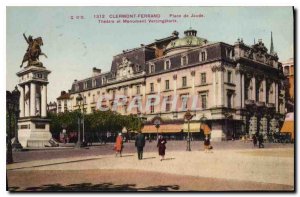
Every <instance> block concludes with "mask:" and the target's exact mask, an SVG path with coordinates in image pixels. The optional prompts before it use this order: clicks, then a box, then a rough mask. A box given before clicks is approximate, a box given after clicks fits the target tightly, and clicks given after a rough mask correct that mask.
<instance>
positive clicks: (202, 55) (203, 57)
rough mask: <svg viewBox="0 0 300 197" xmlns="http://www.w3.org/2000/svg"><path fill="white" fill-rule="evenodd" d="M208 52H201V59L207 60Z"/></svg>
mask: <svg viewBox="0 0 300 197" xmlns="http://www.w3.org/2000/svg"><path fill="white" fill-rule="evenodd" d="M205 56H206V54H205V52H201V61H205V60H206V57H205Z"/></svg>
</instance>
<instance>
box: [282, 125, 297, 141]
mask: <svg viewBox="0 0 300 197" xmlns="http://www.w3.org/2000/svg"><path fill="white" fill-rule="evenodd" d="M280 132H282V133H291V135H292V136H291V137H292V139H294V121H284V123H283V126H282V128H281V130H280Z"/></svg>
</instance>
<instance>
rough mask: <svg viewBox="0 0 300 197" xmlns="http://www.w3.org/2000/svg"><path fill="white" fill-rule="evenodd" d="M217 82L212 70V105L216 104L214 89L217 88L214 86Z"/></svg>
mask: <svg viewBox="0 0 300 197" xmlns="http://www.w3.org/2000/svg"><path fill="white" fill-rule="evenodd" d="M216 83H217V82H216V72H214V71H212V86H213V93H212V94H213V95H212V97H213V106H217V100H216V95H217V93H216V90H217V88H216V86H217V84H216Z"/></svg>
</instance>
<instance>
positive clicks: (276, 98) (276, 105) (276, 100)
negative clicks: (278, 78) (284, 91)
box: [275, 83, 278, 112]
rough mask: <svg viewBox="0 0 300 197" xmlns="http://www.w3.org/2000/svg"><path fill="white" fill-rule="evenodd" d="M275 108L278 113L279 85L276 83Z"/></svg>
mask: <svg viewBox="0 0 300 197" xmlns="http://www.w3.org/2000/svg"><path fill="white" fill-rule="evenodd" d="M275 107H276V112H278V83H275Z"/></svg>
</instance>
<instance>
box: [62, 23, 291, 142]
mask: <svg viewBox="0 0 300 197" xmlns="http://www.w3.org/2000/svg"><path fill="white" fill-rule="evenodd" d="M283 79H284V76H283V71H282V65H281V63H280V62H279V61H278V56H277V54H276V53H275V52H274V49H273V42H272V47H271V49H270V51H268V49H267V48H266V46H265V45H264V43H263V42H262V40H258V42H257V43H254V44H253V45H247V44H246V43H244V42H243V40H242V39H237V41H236V42H235V43H233V44H227V43H224V42H210V41H208V40H207V39H205V38H201V37H198V35H197V31H196V30H194V29H191V28H190V29H188V30H186V31H185V32H184V35H183V36H181V37H180V36H179V33H178V32H177V31H174V32H173V33H172V34H171V35H170V36H168V37H165V38H161V39H156V40H155V41H154V42H152V43H150V44H145V45H140V46H139V47H137V48H134V49H130V50H124V51H123V52H122V53H121V54H118V55H116V56H114V57H113V60H112V65H111V70H110V71H108V72H101V70H100V69H98V68H93V75H92V76H91V77H89V78H86V79H83V80H74V82H73V84H72V88H71V90H70V92H69V94H70V96H69V97H68V102H70V103H71V105H68V110H70V111H72V110H76V109H78V102H77V101H76V97H77V95H78V94H79V93H81V94H82V96H83V98H84V110H85V112H86V113H92V112H93V111H94V110H97V109H99V107H107V108H110V109H111V108H113V107H115V110H116V111H117V112H119V113H121V114H127V115H128V114H137V115H138V116H139V117H141V118H143V119H144V120H145V126H144V128H143V130H142V132H143V133H148V134H156V133H157V129H156V128H155V126H154V125H153V120H154V119H156V118H157V117H159V119H160V120H161V125H160V127H159V132H162V133H168V134H172V135H175V136H183V135H184V134H185V132H187V123H186V120H185V119H184V114H185V113H186V111H187V110H190V112H191V114H192V115H193V117H192V119H191V121H190V131H191V132H192V133H194V135H195V136H196V135H198V134H201V132H202V130H201V129H200V128H201V124H203V123H205V124H206V125H207V126H208V127H209V129H210V130H211V134H210V135H211V139H212V140H215V141H221V140H226V139H231V138H232V137H234V138H238V137H239V136H241V135H245V134H249V135H252V134H255V133H256V132H260V133H262V134H263V135H264V137H265V138H267V135H268V133H271V132H274V131H275V130H276V128H277V127H279V125H280V123H281V121H282V120H283V115H284V113H285V98H284V95H285V93H284V87H283ZM118 95H125V98H124V97H122V98H119V97H118V99H115V98H116V97H117V96H118ZM154 95H156V96H154ZM107 96H109V97H107ZM103 97H104V98H107V99H103ZM99 98H102V99H100V101H99ZM133 99H135V101H134V102H132V100H133ZM120 100H121V101H122V103H123V105H120V106H119V105H117V106H116V105H115V103H116V101H117V102H119V101H120ZM157 100H159V101H157ZM62 102H63V101H62ZM131 103H139V104H141V105H142V106H144V107H136V108H130V110H128V108H129V105H131ZM148 103H150V104H148ZM131 107H132V106H131ZM147 107H148V108H147Z"/></svg>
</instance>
